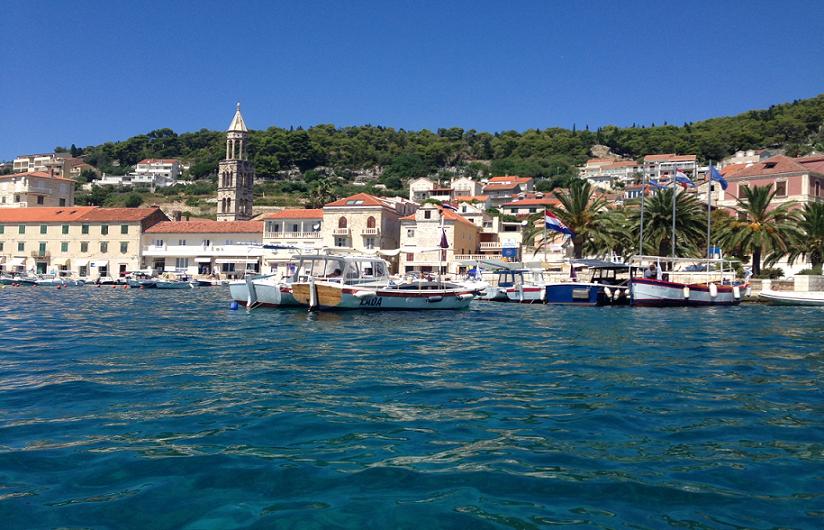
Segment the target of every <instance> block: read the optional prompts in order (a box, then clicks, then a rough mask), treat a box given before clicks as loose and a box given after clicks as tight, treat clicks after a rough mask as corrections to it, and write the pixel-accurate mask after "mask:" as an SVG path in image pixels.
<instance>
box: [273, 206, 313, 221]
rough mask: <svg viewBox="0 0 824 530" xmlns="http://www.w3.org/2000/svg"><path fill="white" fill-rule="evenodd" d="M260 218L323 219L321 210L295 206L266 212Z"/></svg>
mask: <svg viewBox="0 0 824 530" xmlns="http://www.w3.org/2000/svg"><path fill="white" fill-rule="evenodd" d="M261 219H323V210H321V209H320V208H317V209H306V208H296V209H293V210H281V211H279V212H272V213H267V214H266V215H264V216H263V217H261Z"/></svg>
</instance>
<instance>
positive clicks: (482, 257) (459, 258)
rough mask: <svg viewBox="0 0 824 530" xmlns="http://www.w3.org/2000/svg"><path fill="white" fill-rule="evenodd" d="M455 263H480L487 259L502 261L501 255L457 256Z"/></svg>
mask: <svg viewBox="0 0 824 530" xmlns="http://www.w3.org/2000/svg"><path fill="white" fill-rule="evenodd" d="M454 259H455V261H479V260H485V259H496V260H502V259H503V256H501V255H500V254H455V258H454Z"/></svg>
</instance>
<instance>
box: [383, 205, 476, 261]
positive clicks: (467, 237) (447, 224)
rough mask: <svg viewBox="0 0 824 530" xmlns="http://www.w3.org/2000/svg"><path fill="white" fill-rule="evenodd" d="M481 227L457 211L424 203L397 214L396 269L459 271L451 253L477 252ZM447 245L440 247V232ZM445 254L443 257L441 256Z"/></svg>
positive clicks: (453, 254)
mask: <svg viewBox="0 0 824 530" xmlns="http://www.w3.org/2000/svg"><path fill="white" fill-rule="evenodd" d="M480 231H481V228H480V227H478V226H477V225H475V224H473V223H472V222H471V221H469V220H467V219H465V218H464V217H462V216H461V215H459V214H457V213H455V212H453V211H452V210H448V209H446V208H442V207H440V206H437V205H434V204H425V205H424V206H422V207H421V208H420V209H419V210H417V211H416V212H415V213H414V214H412V215H409V216H406V217H403V218H401V234H400V235H401V247H400V264H399V265H400V272H412V271H418V272H439V271H440V270H441V269H443V271H445V272H449V273H452V274H455V273H457V272H459V270H458V269H459V268H460V267H461V265H460V263H458V262H457V261H456V258H455V256H459V255H473V254H477V253H478V248H479V244H480ZM443 232H445V233H446V242H447V248H446V249H445V250H444V249H442V248H441V238H442V233H443ZM444 258H445V259H444Z"/></svg>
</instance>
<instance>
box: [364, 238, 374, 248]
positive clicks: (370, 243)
mask: <svg viewBox="0 0 824 530" xmlns="http://www.w3.org/2000/svg"><path fill="white" fill-rule="evenodd" d="M364 244H365V245H366V248H375V238H374V237H367V238H366V239H365V240H364Z"/></svg>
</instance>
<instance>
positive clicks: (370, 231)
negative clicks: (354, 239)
mask: <svg viewBox="0 0 824 530" xmlns="http://www.w3.org/2000/svg"><path fill="white" fill-rule="evenodd" d="M380 233H381V229H380V228H364V229H363V230H361V235H364V236H376V235H378V234H380Z"/></svg>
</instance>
